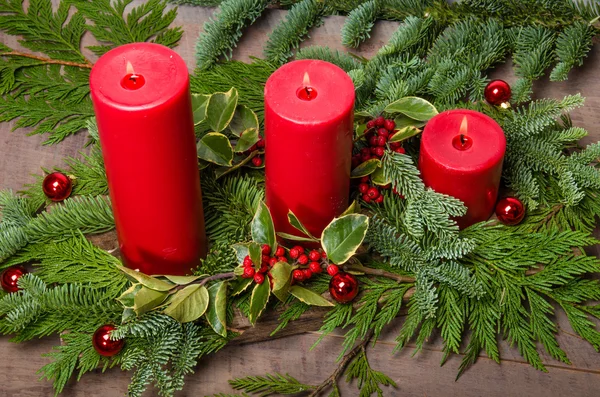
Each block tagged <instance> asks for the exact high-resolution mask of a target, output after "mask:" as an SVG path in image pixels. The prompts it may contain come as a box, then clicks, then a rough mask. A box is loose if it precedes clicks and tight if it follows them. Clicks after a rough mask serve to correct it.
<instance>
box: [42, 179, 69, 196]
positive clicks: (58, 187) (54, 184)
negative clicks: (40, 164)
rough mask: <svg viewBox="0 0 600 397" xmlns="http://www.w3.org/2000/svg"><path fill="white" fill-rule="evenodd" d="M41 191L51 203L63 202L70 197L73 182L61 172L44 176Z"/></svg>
mask: <svg viewBox="0 0 600 397" xmlns="http://www.w3.org/2000/svg"><path fill="white" fill-rule="evenodd" d="M42 190H43V191H44V194H45V195H46V197H48V198H49V199H50V200H52V201H63V200H64V199H66V198H67V197H69V196H70V195H71V191H72V190H73V182H72V181H71V179H70V178H69V177H68V176H66V175H65V174H63V173H61V172H53V173H51V174H48V175H46V177H45V178H44V181H43V182H42Z"/></svg>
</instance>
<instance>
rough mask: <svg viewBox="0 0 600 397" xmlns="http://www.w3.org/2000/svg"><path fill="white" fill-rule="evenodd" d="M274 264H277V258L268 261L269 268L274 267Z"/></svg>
mask: <svg viewBox="0 0 600 397" xmlns="http://www.w3.org/2000/svg"><path fill="white" fill-rule="evenodd" d="M276 263H277V258H271V259H269V266H271V267H273V266H275V264H276Z"/></svg>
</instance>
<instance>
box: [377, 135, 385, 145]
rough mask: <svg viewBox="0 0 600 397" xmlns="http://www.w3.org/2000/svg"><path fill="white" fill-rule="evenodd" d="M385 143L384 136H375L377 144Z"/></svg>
mask: <svg viewBox="0 0 600 397" xmlns="http://www.w3.org/2000/svg"><path fill="white" fill-rule="evenodd" d="M386 143H387V138H386V137H384V136H379V137H378V138H377V146H382V147H383V146H385V144H386Z"/></svg>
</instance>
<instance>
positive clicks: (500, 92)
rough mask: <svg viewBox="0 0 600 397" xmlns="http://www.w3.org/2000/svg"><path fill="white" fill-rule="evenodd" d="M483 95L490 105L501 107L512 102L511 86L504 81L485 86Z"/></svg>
mask: <svg viewBox="0 0 600 397" xmlns="http://www.w3.org/2000/svg"><path fill="white" fill-rule="evenodd" d="M483 95H484V96H485V100H486V101H488V102H489V103H490V104H492V105H496V106H500V105H502V104H503V103H507V102H508V101H509V100H510V95H511V92H510V85H508V83H507V82H506V81H504V80H492V81H490V82H489V83H488V85H486V86H485V90H484V91H483Z"/></svg>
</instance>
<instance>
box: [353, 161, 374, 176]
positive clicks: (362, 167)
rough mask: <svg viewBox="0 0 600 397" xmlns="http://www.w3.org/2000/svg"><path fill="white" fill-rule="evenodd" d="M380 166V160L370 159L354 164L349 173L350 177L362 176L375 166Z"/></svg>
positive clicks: (372, 170) (370, 172) (369, 173)
mask: <svg viewBox="0 0 600 397" xmlns="http://www.w3.org/2000/svg"><path fill="white" fill-rule="evenodd" d="M379 167H381V160H379V159H370V160H367V161H365V162H364V163H361V164H359V165H357V166H356V168H355V169H353V170H352V172H351V173H350V178H362V177H363V176H367V175H371V174H372V173H373V172H375V170H376V169H377V168H379Z"/></svg>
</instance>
